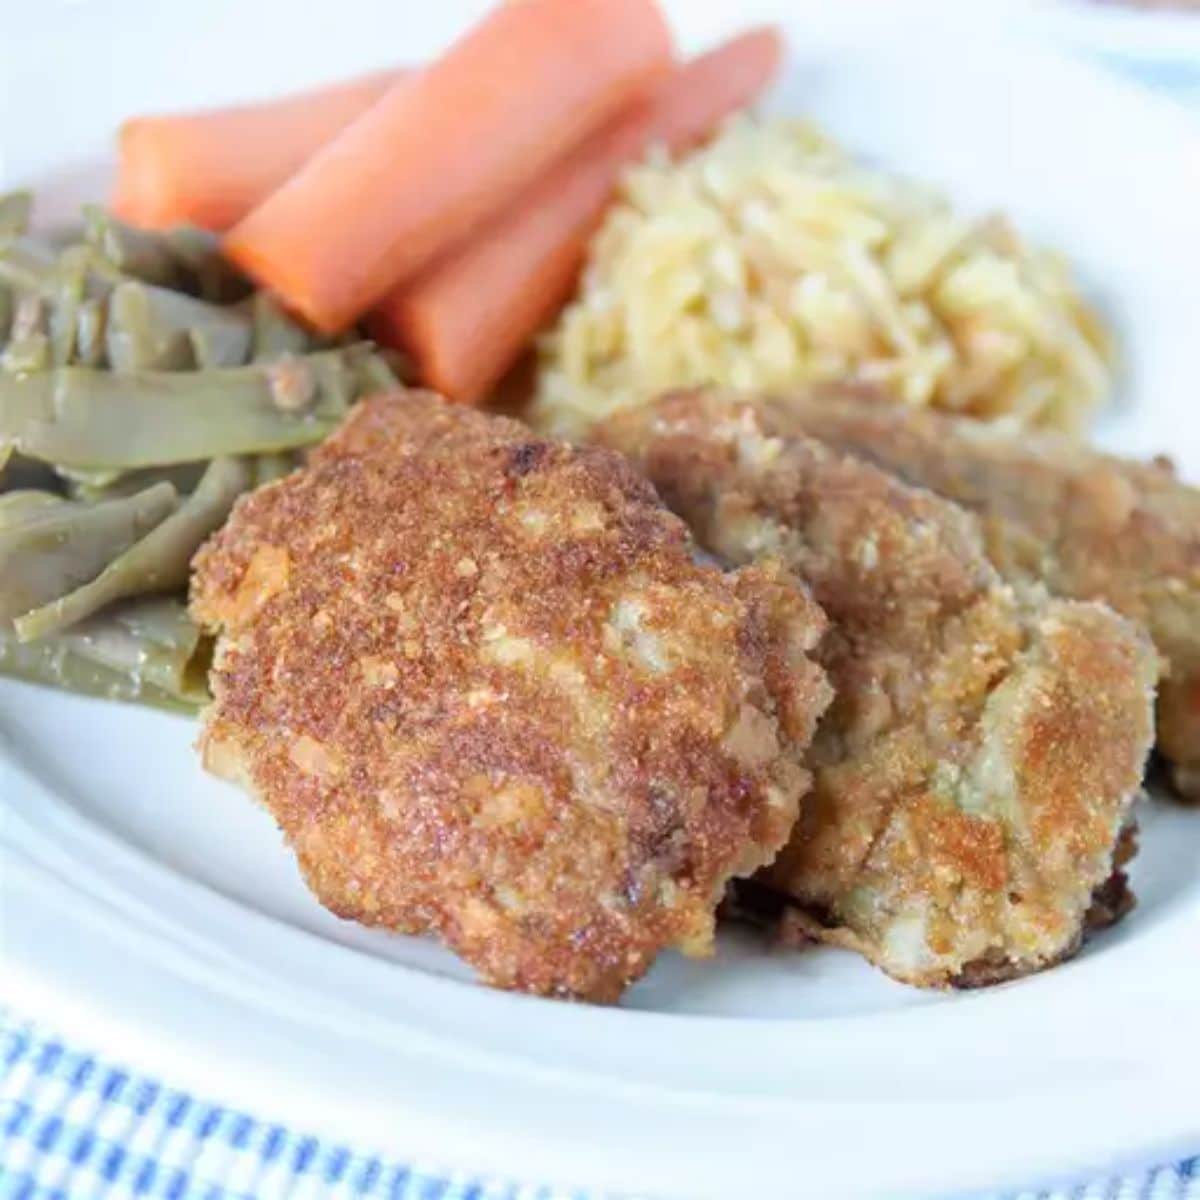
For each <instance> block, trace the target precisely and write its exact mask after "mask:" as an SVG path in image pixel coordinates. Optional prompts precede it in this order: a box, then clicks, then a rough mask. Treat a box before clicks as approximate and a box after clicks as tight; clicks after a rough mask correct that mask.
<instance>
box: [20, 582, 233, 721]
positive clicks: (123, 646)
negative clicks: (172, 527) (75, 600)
mask: <svg viewBox="0 0 1200 1200" xmlns="http://www.w3.org/2000/svg"><path fill="white" fill-rule="evenodd" d="M210 656H211V646H210V644H209V642H208V640H207V639H206V638H203V637H202V636H201V634H200V631H199V630H198V629H197V628H196V626H195V625H194V624H193V623H192V621H191V620H190V619H189V618H188V615H187V610H186V608H185V607H184V606H183V604H182V603H181V602H180V601H179V600H174V599H149V600H137V601H134V602H132V603H128V604H123V605H119V606H117V607H116V608H114V609H112V610H109V611H108V612H106V613H104V614H103V615H101V616H97V617H93V618H91V619H90V620H88V621H85V622H83V623H82V624H80V625H78V626H76V627H75V628H73V629H71V630H70V631H68V632H66V633H62V634H58V635H56V636H54V637H48V638H43V639H42V640H40V641H36V642H20V641H18V640H17V637H16V634H15V633H13V632H12V631H10V630H6V629H5V628H4V627H3V626H0V675H8V676H11V677H13V678H15V679H24V680H27V681H29V682H31V683H44V684H50V685H51V686H53V687H59V688H66V689H67V690H68V691H72V692H82V693H84V694H85V695H91V696H103V697H106V698H108V699H112V700H136V701H140V702H141V703H143V704H153V705H157V706H159V707H162V708H172V709H182V710H185V711H188V712H195V711H196V710H197V709H199V708H201V707H202V706H203V705H204V704H206V703H207V702H208V688H207V682H206V681H207V674H208V662H209V658H210Z"/></svg>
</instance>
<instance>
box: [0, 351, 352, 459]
mask: <svg viewBox="0 0 1200 1200" xmlns="http://www.w3.org/2000/svg"><path fill="white" fill-rule="evenodd" d="M367 354H369V350H368V349H367V348H366V347H363V346H356V347H350V348H349V349H347V350H332V351H325V352H322V353H319V354H312V355H309V356H307V357H305V358H298V359H294V360H291V361H288V362H284V363H276V364H272V365H260V366H249V367H230V368H225V369H212V370H208V371H200V372H196V373H194V374H193V373H190V372H170V371H137V372H131V373H129V374H114V373H110V372H106V371H95V370H89V369H87V368H84V367H60V368H58V369H57V370H54V371H46V372H42V373H38V374H30V375H0V439H6V440H10V441H12V442H14V443H15V444H16V446H17V449H18V450H20V452H21V453H22V454H25V455H28V456H29V457H30V458H40V459H42V460H44V461H46V462H51V463H55V464H61V465H63V466H67V467H100V468H104V467H108V468H112V469H115V470H129V469H132V468H135V467H148V466H159V465H166V464H171V463H181V462H192V461H195V460H198V459H206V458H215V457H217V456H218V455H222V454H256V453H257V454H262V453H273V452H276V451H279V450H290V449H294V448H296V447H299V446H306V445H311V444H312V443H314V442H317V441H320V440H321V439H322V438H323V437H325V436H326V434H328V433H329V432H331V431H332V429H333V427H334V426H335V425H336V424H337V422H338V421H339V420H340V419H341V418H342V417H343V416H344V415H345V413H346V411H347V409H348V407H349V405H350V403H351V402H352V401H353V399H354V398H355V396H356V395H357V384H358V378H357V374H358V369H359V366H360V364H361V363H362V361H363V360H364V358H365V357H366V356H367Z"/></svg>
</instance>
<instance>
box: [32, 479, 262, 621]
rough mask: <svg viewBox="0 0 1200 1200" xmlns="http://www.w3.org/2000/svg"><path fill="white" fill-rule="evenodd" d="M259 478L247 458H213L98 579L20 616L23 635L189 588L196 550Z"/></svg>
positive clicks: (113, 560) (110, 563)
mask: <svg viewBox="0 0 1200 1200" xmlns="http://www.w3.org/2000/svg"><path fill="white" fill-rule="evenodd" d="M253 482H254V475H253V472H252V470H251V467H250V466H249V465H248V464H247V463H246V462H244V461H243V460H240V459H236V458H215V459H213V461H212V462H211V463H210V464H209V467H208V470H207V471H206V472H205V473H204V477H203V478H202V479H201V480H200V483H199V486H198V487H197V488H196V490H195V491H194V492H193V493H192V494H191V495H190V496H189V497H188V498H187V499H186V500H185V501H184V502H183V504H182V505H180V507H179V508H178V509H176V511H175V512H173V513H172V514H171V515H170V516H168V517H167V518H166V519H165V520H163V521H162V522H161V523H160V524H159V525H157V526H155V527H154V528H153V529H152V530H151V531H150V532H149V533H147V534H146V535H145V537H143V538H141V539H140V540H139V541H137V542H135V543H134V544H133V545H132V546H130V547H129V548H128V549H127V550H126V551H125V552H124V553H122V554H119V555H117V556H116V557H114V558H113V559H112V561H111V562H109V563H108V565H107V566H105V568H104V569H103V570H102V571H101V572H100V573H99V574H98V575H97V576H96V577H95V578H94V579H92V580H91V581H90V582H88V583H85V584H83V585H82V586H81V587H78V588H76V589H75V590H74V591H72V592H69V593H67V594H65V595H63V596H61V597H60V598H57V599H54V600H52V601H51V602H50V603H48V604H45V605H43V606H42V607H41V608H37V609H34V610H33V611H32V612H27V613H25V614H24V615H23V616H20V617H17V619H16V620H15V621H14V626H15V628H16V631H17V637H18V638H20V640H21V641H23V642H28V641H33V640H34V639H36V638H42V637H46V636H47V635H49V634H52V633H58V632H59V631H60V630H63V629H66V628H67V627H69V626H73V625H76V624H78V622H80V621H82V620H83V619H84V618H86V617H90V616H92V615H93V614H94V613H97V612H99V611H100V610H101V609H102V608H104V607H105V606H107V605H109V604H112V603H114V602H115V601H117V600H124V599H127V598H128V597H130V596H142V595H152V594H156V593H161V592H170V591H182V590H184V589H186V587H187V581H188V564H189V563H190V562H191V559H192V555H193V554H195V553H196V551H197V550H198V549H199V548H200V543H201V542H203V541H204V539H205V538H206V537H208V535H209V534H210V533H212V532H213V531H214V530H215V529H217V528H218V527H219V526H220V525H221V524H222V522H223V521H224V520H225V518H226V517H227V516H228V515H229V510H230V509H231V508H232V507H233V502H234V501H235V500H236V499H237V498H238V496H240V495H241V494H242V492H244V491H246V490H247V489H248V488H249V487H250V486H251V485H252V483H253ZM162 486H169V485H162Z"/></svg>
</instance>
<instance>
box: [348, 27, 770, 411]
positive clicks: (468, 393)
mask: <svg viewBox="0 0 1200 1200" xmlns="http://www.w3.org/2000/svg"><path fill="white" fill-rule="evenodd" d="M781 49H782V47H781V43H780V39H779V35H778V34H777V33H776V32H775V31H774V30H771V29H763V30H756V31H753V32H751V33H747V34H744V35H742V36H741V37H737V38H734V39H733V40H732V41H730V42H727V43H725V44H724V45H722V46H720V47H718V48H717V49H716V50H713V51H711V52H710V53H708V54H704V55H701V56H700V57H699V58H696V59H693V60H692V61H691V62H689V63H687V64H686V65H685V66H684V67H682V68H680V69H679V70H678V71H676V72H675V74H674V75H673V76H672V77H671V78H670V79H668V80H667V82H666V83H664V84H663V85H662V87H661V88H660V89H659V91H658V93H657V94H656V95H655V97H654V98H653V100H652V101H650V102H649V104H647V105H637V106H634V108H632V109H631V110H630V111H629V112H627V113H626V114H625V115H624V116H622V117H620V118H619V119H618V120H617V121H616V122H614V123H613V124H612V125H610V126H609V127H608V128H606V129H605V130H603V131H601V132H600V133H599V134H597V135H595V136H594V137H593V138H591V139H589V140H588V141H587V142H585V143H584V144H583V145H582V146H580V147H579V149H578V150H576V151H575V152H574V153H572V154H570V155H568V156H567V157H566V158H564V159H563V160H562V162H560V163H559V164H558V165H557V166H555V167H554V168H553V169H552V170H551V171H550V172H548V173H547V174H546V175H545V176H544V177H543V178H542V179H541V180H540V181H539V182H538V183H536V184H535V185H534V187H533V188H532V189H531V190H530V191H528V192H526V193H525V194H524V195H523V196H522V197H521V198H520V199H519V200H518V201H517V203H516V204H515V205H513V206H512V207H511V208H510V209H509V210H507V211H506V212H504V213H503V214H502V215H501V216H500V217H498V218H497V219H496V220H495V221H494V222H493V223H492V224H490V225H488V226H487V227H486V228H485V229H483V230H482V231H481V232H480V233H479V234H477V235H476V236H475V237H473V238H471V239H470V240H469V241H468V242H467V243H466V244H465V245H464V246H462V247H461V248H460V249H459V250H458V251H456V252H455V253H453V254H452V255H450V256H449V257H448V258H447V259H445V260H444V261H442V262H439V263H437V264H435V266H434V267H433V268H432V269H430V270H429V271H427V272H426V273H425V274H423V275H421V276H420V277H418V278H417V279H415V280H413V281H412V282H411V283H408V284H404V285H401V287H399V288H398V289H396V290H395V291H394V292H393V293H392V294H391V295H390V296H389V297H387V299H385V300H384V302H383V303H382V304H381V305H380V306H379V307H378V308H377V309H376V310H375V311H374V312H373V313H372V314H371V316H370V318H369V319H368V325H367V327H368V330H369V331H370V333H371V334H372V336H373V337H375V338H377V339H378V340H379V341H380V342H382V343H383V344H385V345H388V346H398V347H402V348H403V349H405V350H406V351H408V352H409V353H410V354H411V356H412V357H413V359H414V360H415V362H416V366H417V370H418V373H419V375H420V377H421V379H422V380H423V381H424V382H425V383H428V384H429V385H430V386H431V387H435V388H437V390H438V391H440V392H442V393H443V394H444V395H447V396H449V397H451V398H452V399H454V400H459V401H463V402H466V403H474V402H476V401H478V400H481V399H482V398H483V397H484V396H485V395H486V394H487V392H488V391H489V389H490V388H491V387H492V386H493V385H494V384H495V383H496V381H497V380H498V379H499V378H500V376H501V375H503V374H504V372H505V371H506V370H507V369H508V368H509V367H510V366H512V364H513V363H514V362H515V361H516V360H517V358H518V357H519V356H520V354H521V352H522V351H523V350H524V349H525V348H526V347H527V346H528V344H529V341H530V339H531V338H532V337H533V335H534V334H535V333H537V331H538V330H539V329H540V328H541V327H542V326H543V325H544V324H545V323H546V322H547V321H548V320H549V319H550V318H551V317H552V316H553V315H554V313H555V312H556V311H557V310H558V309H559V307H561V305H562V304H563V303H565V301H566V300H567V299H568V297H569V296H570V294H571V290H572V288H573V287H574V285H575V280H576V277H577V275H578V273H579V268H580V266H581V264H582V263H583V259H584V254H585V251H586V247H587V242H588V238H589V237H590V236H591V234H592V233H593V231H594V230H595V228H596V226H597V225H598V224H599V222H600V220H601V218H602V216H603V214H604V210H605V208H606V206H607V205H608V202H609V200H610V199H611V198H612V194H613V190H614V189H615V187H616V185H617V181H618V179H619V178H620V174H621V171H622V170H623V169H624V168H625V167H626V166H628V165H629V164H630V163H631V162H633V161H635V160H636V159H637V158H638V157H640V155H641V154H642V153H643V151H644V150H645V149H646V147H647V146H648V145H649V144H651V143H660V144H662V145H664V146H665V147H666V149H667V150H669V151H670V152H671V153H672V154H679V153H682V152H683V151H685V150H687V149H690V148H691V147H692V146H694V145H695V144H696V143H698V142H700V141H701V140H702V139H703V138H705V137H706V136H707V135H708V134H710V133H712V131H713V130H714V129H715V128H716V126H717V125H718V124H719V123H720V121H721V120H722V119H723V118H725V117H727V116H728V115H729V114H730V113H731V112H733V111H734V110H736V109H738V108H741V107H743V106H745V105H746V104H748V103H749V102H750V101H751V100H753V99H754V97H755V96H757V95H758V93H759V92H761V91H762V90H763V89H764V88H765V87H766V86H767V84H768V83H770V81H771V79H772V77H773V76H774V74H775V71H776V69H777V68H778V64H779V59H780V53H781Z"/></svg>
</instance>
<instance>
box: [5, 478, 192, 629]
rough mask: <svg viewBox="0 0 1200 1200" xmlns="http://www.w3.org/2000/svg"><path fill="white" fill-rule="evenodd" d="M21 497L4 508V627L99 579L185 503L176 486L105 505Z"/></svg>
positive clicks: (162, 485)
mask: <svg viewBox="0 0 1200 1200" xmlns="http://www.w3.org/2000/svg"><path fill="white" fill-rule="evenodd" d="M18 497H19V499H18V500H17V501H16V502H15V503H14V501H12V499H11V498H8V499H6V501H5V504H4V506H3V507H0V513H3V514H4V518H3V524H2V525H0V625H3V624H6V623H7V622H9V621H12V620H13V619H14V618H16V617H19V616H21V615H22V614H23V613H27V612H29V611H30V610H31V609H35V608H38V607H39V606H41V605H43V604H45V603H47V602H48V601H50V600H54V599H57V598H58V597H60V596H63V595H65V594H66V593H68V592H70V591H71V590H72V589H73V588H76V587H79V586H80V585H81V584H83V583H86V582H87V581H88V580H90V579H94V578H95V577H96V576H97V575H98V574H99V573H100V572H101V571H102V570H103V569H104V567H105V566H107V565H108V563H110V562H112V561H113V559H115V558H117V557H118V556H119V555H121V554H123V553H124V552H125V551H126V550H128V549H129V547H130V546H132V545H133V544H134V542H136V541H137V540H138V539H139V538H141V537H143V536H144V535H145V534H146V533H148V532H149V531H150V530H151V529H153V528H154V527H155V526H156V525H159V524H160V523H161V522H162V521H164V520H165V519H166V518H167V517H168V516H170V515H171V513H172V512H174V511H175V508H176V506H177V505H178V503H179V496H178V494H177V493H176V491H175V489H174V488H173V487H172V486H171V485H170V484H169V483H157V484H154V485H153V486H151V487H148V488H146V489H145V491H142V492H138V493H137V494H136V495H133V496H126V497H122V498H120V499H116V500H106V501H102V502H101V503H99V504H79V503H76V502H74V501H70V500H58V501H57V502H54V503H52V502H51V500H52V499H53V498H51V499H46V500H37V501H34V500H32V499H31V498H29V497H28V495H26V496H21V494H20V493H18Z"/></svg>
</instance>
